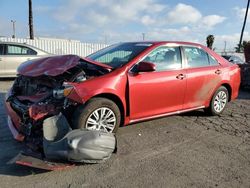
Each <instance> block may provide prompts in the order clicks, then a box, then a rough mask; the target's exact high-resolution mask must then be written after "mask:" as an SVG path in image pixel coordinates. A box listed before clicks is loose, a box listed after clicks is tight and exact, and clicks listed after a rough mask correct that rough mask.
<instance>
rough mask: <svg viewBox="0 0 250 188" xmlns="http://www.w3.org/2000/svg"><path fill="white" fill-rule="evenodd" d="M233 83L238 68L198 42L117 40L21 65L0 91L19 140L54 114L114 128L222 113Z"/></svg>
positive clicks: (75, 124) (235, 87)
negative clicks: (193, 114) (82, 53)
mask: <svg viewBox="0 0 250 188" xmlns="http://www.w3.org/2000/svg"><path fill="white" fill-rule="evenodd" d="M239 86H240V69H239V67H238V66H237V65H234V64H232V63H230V62H228V61H226V60H225V59H224V58H222V57H221V56H219V55H218V54H216V53H215V52H214V51H212V50H210V49H208V48H206V47H204V46H202V45H200V44H195V43H188V42H128V43H119V44H116V45H112V46H110V47H107V48H105V49H102V50H100V51H98V52H96V53H94V54H92V55H90V56H88V57H87V58H80V57H78V56H75V55H64V56H53V57H46V58H42V59H38V60H32V61H28V62H26V63H23V64H22V65H21V66H20V67H19V68H18V77H17V79H16V80H15V83H14V85H13V87H12V88H11V89H10V91H9V93H8V94H7V99H6V107H7V113H8V124H9V127H10V129H11V131H12V133H13V135H14V137H15V138H16V139H18V140H23V138H24V137H34V138H37V137H39V134H40V135H41V127H42V124H43V120H44V119H45V118H48V117H50V116H53V115H56V114H59V113H62V114H63V115H64V116H65V117H66V118H67V120H68V121H69V123H70V125H71V127H72V128H73V129H77V128H87V129H89V130H102V131H107V132H116V131H117V128H118V127H119V126H121V125H127V124H130V123H134V122H138V121H144V120H147V119H152V118H157V117H162V116H167V115H172V114H179V113H182V112H187V111H191V110H197V109H205V111H206V112H208V113H209V114H211V115H218V114H221V113H222V112H223V110H224V109H225V107H226V104H227V102H228V101H231V100H233V99H235V98H236V97H237V96H238V91H239Z"/></svg>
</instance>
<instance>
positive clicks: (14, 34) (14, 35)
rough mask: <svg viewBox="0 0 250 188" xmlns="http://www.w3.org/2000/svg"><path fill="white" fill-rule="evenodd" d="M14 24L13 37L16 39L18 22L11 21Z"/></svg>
mask: <svg viewBox="0 0 250 188" xmlns="http://www.w3.org/2000/svg"><path fill="white" fill-rule="evenodd" d="M11 22H12V31H13V35H12V38H13V39H14V38H16V25H15V24H16V21H15V20H11Z"/></svg>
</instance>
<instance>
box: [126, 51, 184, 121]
mask: <svg viewBox="0 0 250 188" xmlns="http://www.w3.org/2000/svg"><path fill="white" fill-rule="evenodd" d="M142 61H145V62H152V63H154V64H155V65H156V71H155V72H144V73H133V72H130V73H129V75H128V80H129V99H130V101H129V102H130V118H131V120H136V119H140V118H146V117H149V116H155V115H160V114H164V113H168V112H173V111H178V110H181V109H182V105H183V100H184V96H185V90H186V79H185V72H184V71H183V70H182V60H181V55H180V48H179V47H167V46H161V47H159V48H157V49H155V50H153V51H152V52H151V53H150V54H149V55H148V56H146V57H145V58H144V59H143V60H142ZM132 71H133V69H132Z"/></svg>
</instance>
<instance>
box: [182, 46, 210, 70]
mask: <svg viewBox="0 0 250 188" xmlns="http://www.w3.org/2000/svg"><path fill="white" fill-rule="evenodd" d="M183 49H184V53H185V56H186V58H187V64H188V65H187V66H188V67H189V68H195V67H205V66H209V65H210V63H209V60H208V54H207V53H206V52H205V51H204V50H202V49H200V48H196V47H186V46H185V47H183Z"/></svg>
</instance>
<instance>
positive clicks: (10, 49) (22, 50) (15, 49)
mask: <svg viewBox="0 0 250 188" xmlns="http://www.w3.org/2000/svg"><path fill="white" fill-rule="evenodd" d="M6 54H7V55H36V54H37V52H36V51H34V50H32V49H31V48H28V47H25V46H19V45H7V53H6Z"/></svg>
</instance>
